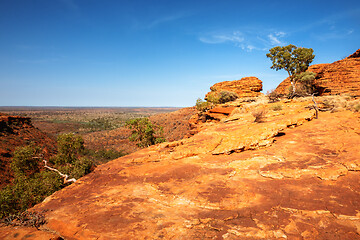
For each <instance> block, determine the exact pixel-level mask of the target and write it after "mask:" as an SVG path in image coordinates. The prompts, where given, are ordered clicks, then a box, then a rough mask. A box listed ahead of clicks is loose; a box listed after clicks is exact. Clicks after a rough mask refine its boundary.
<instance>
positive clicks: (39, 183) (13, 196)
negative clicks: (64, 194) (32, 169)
mask: <svg viewBox="0 0 360 240" xmlns="http://www.w3.org/2000/svg"><path fill="white" fill-rule="evenodd" d="M62 187H63V183H62V180H61V178H60V176H59V175H58V174H57V173H55V172H47V171H42V172H40V173H36V174H34V175H33V176H31V177H26V176H19V177H16V178H15V179H14V180H13V182H12V184H9V185H7V186H6V187H4V188H3V189H1V190H0V205H1V209H0V218H3V217H6V216H9V215H10V214H17V213H19V212H23V211H25V210H26V209H28V208H30V207H32V206H34V205H35V204H37V203H40V202H41V201H43V200H44V199H45V198H46V197H47V196H49V195H51V194H52V193H54V192H55V191H57V190H60V189H61V188H62Z"/></svg>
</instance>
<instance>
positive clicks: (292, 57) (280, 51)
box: [266, 44, 315, 97]
mask: <svg viewBox="0 0 360 240" xmlns="http://www.w3.org/2000/svg"><path fill="white" fill-rule="evenodd" d="M269 51H270V53H267V54H266V56H267V57H268V58H270V59H271V61H272V66H271V69H275V70H276V71H278V70H281V69H285V71H286V72H287V73H288V74H289V78H290V83H291V86H292V94H291V95H290V97H293V96H294V95H295V92H296V83H297V81H298V79H299V78H298V77H297V76H298V75H299V74H301V73H303V72H305V71H306V70H307V69H308V67H309V65H310V63H311V62H312V61H313V59H314V58H315V55H314V54H313V52H314V50H313V49H312V48H302V47H299V48H298V47H296V46H295V45H292V44H290V45H287V46H284V47H280V46H277V47H273V48H271V49H270V50H269Z"/></svg>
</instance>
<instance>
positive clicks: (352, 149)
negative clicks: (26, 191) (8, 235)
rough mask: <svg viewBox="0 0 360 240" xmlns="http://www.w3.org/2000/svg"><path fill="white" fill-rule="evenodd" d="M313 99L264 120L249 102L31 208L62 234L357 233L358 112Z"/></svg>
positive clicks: (110, 165)
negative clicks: (316, 106)
mask: <svg viewBox="0 0 360 240" xmlns="http://www.w3.org/2000/svg"><path fill="white" fill-rule="evenodd" d="M311 103H312V102H311V100H310V99H309V100H307V101H303V102H301V101H297V100H292V101H288V102H280V103H275V104H281V106H282V110H279V111H272V110H270V109H271V107H272V105H274V104H267V105H264V106H260V107H266V108H267V109H269V111H268V112H267V113H266V116H265V121H264V122H262V123H254V118H253V117H252V115H251V111H252V110H254V108H256V106H254V105H251V106H248V109H249V111H244V112H243V113H241V111H237V113H236V114H234V113H232V114H231V116H229V121H225V120H224V121H221V122H217V123H214V122H211V123H205V124H203V127H202V129H201V131H200V132H199V133H198V134H196V135H194V136H193V137H191V138H187V139H182V140H180V141H175V142H170V143H162V144H159V145H155V146H151V147H149V148H147V149H143V150H141V151H138V152H135V153H133V154H130V155H127V156H124V157H122V158H119V159H116V160H113V161H111V162H108V163H106V164H104V165H101V166H98V167H97V168H96V169H95V171H94V172H92V173H90V174H89V175H87V176H85V177H83V178H80V179H79V180H78V181H77V182H76V183H74V184H72V185H70V186H68V187H66V188H64V189H62V190H60V191H58V192H56V193H55V194H53V195H51V196H50V197H48V198H47V199H45V201H44V202H43V203H41V204H38V205H37V206H35V207H34V208H33V209H32V210H37V211H42V210H47V211H46V212H45V213H44V214H45V216H46V219H47V221H48V223H47V224H46V225H45V226H44V229H47V230H48V231H50V232H54V233H57V234H58V235H60V236H62V237H63V238H64V239H86V240H88V239H89V240H91V239H329V240H331V239H359V234H360V230H359V229H360V227H359V226H360V214H359V211H358V210H359V209H360V202H359V201H358V199H359V198H360V185H359V182H360V171H359V170H360V145H359V144H358V143H359V141H360V135H359V133H360V115H359V113H353V112H349V111H342V112H337V113H328V112H326V113H323V112H321V113H320V117H319V119H316V120H312V119H313V116H314V111H313V110H309V108H307V106H309V105H310V104H311ZM244 108H245V107H244ZM295 126H296V127H295ZM335 139H336V141H335ZM247 149H251V151H246V150H247ZM4 231H5V230H3V229H0V237H1V236H3V235H1V234H4ZM27 239H36V238H32V237H31V236H30V237H28V238H27Z"/></svg>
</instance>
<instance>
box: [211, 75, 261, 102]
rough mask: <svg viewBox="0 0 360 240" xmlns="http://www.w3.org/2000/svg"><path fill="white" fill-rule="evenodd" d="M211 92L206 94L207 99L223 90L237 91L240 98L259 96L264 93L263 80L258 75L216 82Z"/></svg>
mask: <svg viewBox="0 0 360 240" xmlns="http://www.w3.org/2000/svg"><path fill="white" fill-rule="evenodd" d="M210 90H211V91H210V92H208V93H207V94H206V96H205V99H206V98H208V97H209V96H210V95H217V94H218V93H220V92H221V91H230V92H234V93H236V94H237V95H238V96H239V98H243V97H258V96H260V95H262V93H261V92H260V91H262V81H261V80H260V79H258V78H256V77H244V78H242V79H240V80H234V81H225V82H219V83H216V84H214V85H213V86H211V87H210Z"/></svg>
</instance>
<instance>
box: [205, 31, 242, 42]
mask: <svg viewBox="0 0 360 240" xmlns="http://www.w3.org/2000/svg"><path fill="white" fill-rule="evenodd" d="M199 40H200V41H201V42H204V43H209V44H217V43H225V42H231V43H235V44H239V43H241V42H243V41H244V40H245V38H244V37H243V34H242V33H241V32H239V31H234V32H232V33H230V34H226V33H225V34H224V33H223V34H213V35H211V34H210V35H209V36H206V37H200V38H199Z"/></svg>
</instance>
